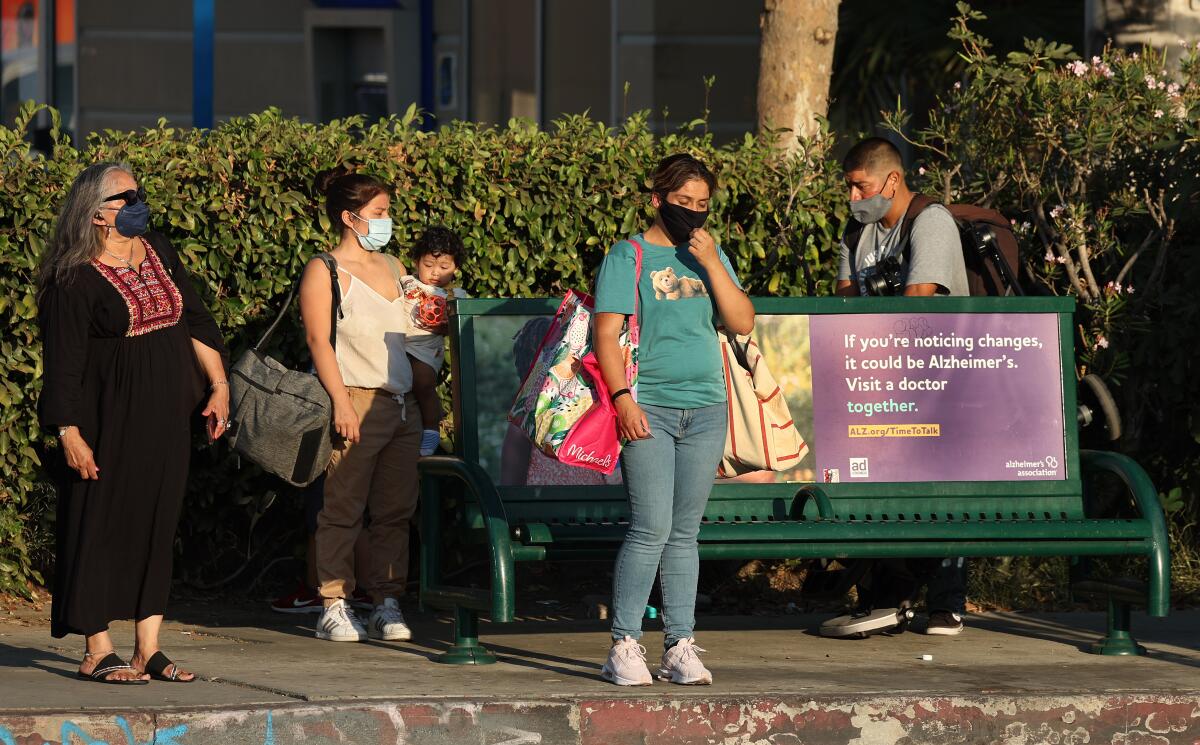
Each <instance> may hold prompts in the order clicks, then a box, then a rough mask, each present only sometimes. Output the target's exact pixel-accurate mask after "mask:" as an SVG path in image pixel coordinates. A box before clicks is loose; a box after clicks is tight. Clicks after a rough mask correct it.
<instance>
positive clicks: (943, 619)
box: [925, 610, 963, 636]
mask: <svg viewBox="0 0 1200 745" xmlns="http://www.w3.org/2000/svg"><path fill="white" fill-rule="evenodd" d="M962 630H963V622H962V616H960V615H958V614H957V613H951V612H950V611H944V610H939V611H934V612H933V613H930V614H929V625H928V626H926V627H925V633H926V634H930V635H931V636H954V635H955V634H961V633H962Z"/></svg>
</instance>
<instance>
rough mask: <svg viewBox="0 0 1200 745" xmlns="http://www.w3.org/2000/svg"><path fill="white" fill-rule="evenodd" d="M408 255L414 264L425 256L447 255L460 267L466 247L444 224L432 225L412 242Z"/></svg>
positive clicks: (465, 256)
mask: <svg viewBox="0 0 1200 745" xmlns="http://www.w3.org/2000/svg"><path fill="white" fill-rule="evenodd" d="M409 256H410V257H412V260H413V263H414V264H415V263H416V262H418V261H420V260H421V259H422V258H424V257H426V256H433V257H435V258H436V257H438V256H449V257H450V258H451V259H453V260H454V263H455V264H456V265H458V266H460V267H461V266H462V265H463V261H464V260H465V259H466V258H467V248H466V246H464V245H463V242H462V239H461V238H459V237H458V235H457V234H456V233H455V232H454V231H453V230H451V229H450V228H447V227H446V226H444V225H434V226H433V227H432V228H429V229H428V230H426V231H425V234H424V235H422V236H421V237H420V239H419V240H418V241H417V242H416V243H414V244H413V247H412V250H410V251H409Z"/></svg>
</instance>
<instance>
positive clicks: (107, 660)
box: [75, 652, 150, 686]
mask: <svg viewBox="0 0 1200 745" xmlns="http://www.w3.org/2000/svg"><path fill="white" fill-rule="evenodd" d="M85 656H87V657H91V656H93V655H90V654H85ZM118 670H133V665H130V664H128V663H126V662H125V660H123V659H121V658H120V657H118V656H117V654H116V652H109V653H108V654H107V655H105V656H104V659H102V660H100V661H99V662H97V663H96V669H95V670H93V671H92V672H91V673H84V672H82V671H79V672H76V673H75V675H76V676H77V677H78V678H80V679H82V680H90V681H92V682H95V683H108V684H109V685H118V686H144V685H146V684H147V683H149V682H150V681H148V680H142V679H141V678H134V679H132V680H122V679H117V678H110V677H108V676H109V675H111V674H113V673H115V672H117V671H118Z"/></svg>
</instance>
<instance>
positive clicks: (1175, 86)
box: [1167, 83, 1179, 96]
mask: <svg viewBox="0 0 1200 745" xmlns="http://www.w3.org/2000/svg"><path fill="white" fill-rule="evenodd" d="M1167 95H1168V96H1178V95H1179V83H1171V84H1170V85H1168V86H1167Z"/></svg>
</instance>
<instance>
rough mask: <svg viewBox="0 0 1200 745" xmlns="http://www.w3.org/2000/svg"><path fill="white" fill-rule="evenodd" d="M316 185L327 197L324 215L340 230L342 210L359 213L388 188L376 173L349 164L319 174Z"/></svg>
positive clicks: (318, 191)
mask: <svg viewBox="0 0 1200 745" xmlns="http://www.w3.org/2000/svg"><path fill="white" fill-rule="evenodd" d="M313 188H314V189H315V190H316V192H317V193H318V194H323V195H324V196H325V214H326V215H328V216H329V222H331V223H333V225H335V226H336V227H337V228H338V229H339V230H340V229H342V228H343V227H345V226H344V225H343V224H342V213H343V212H358V211H359V210H361V209H362V208H363V207H365V206H366V205H367V203H368V202H370V201H371V200H372V199H374V198H375V197H377V196H379V195H380V194H386V193H387V191H388V188H387V187H386V186H384V185H383V182H382V181H380V180H379V179H377V178H375V177H374V176H368V175H366V174H365V173H355V172H354V171H352V170H350V169H349V168H347V167H346V166H337V167H335V168H330V169H328V170H325V171H321V172H320V173H318V174H317V177H316V179H314V181H313Z"/></svg>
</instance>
